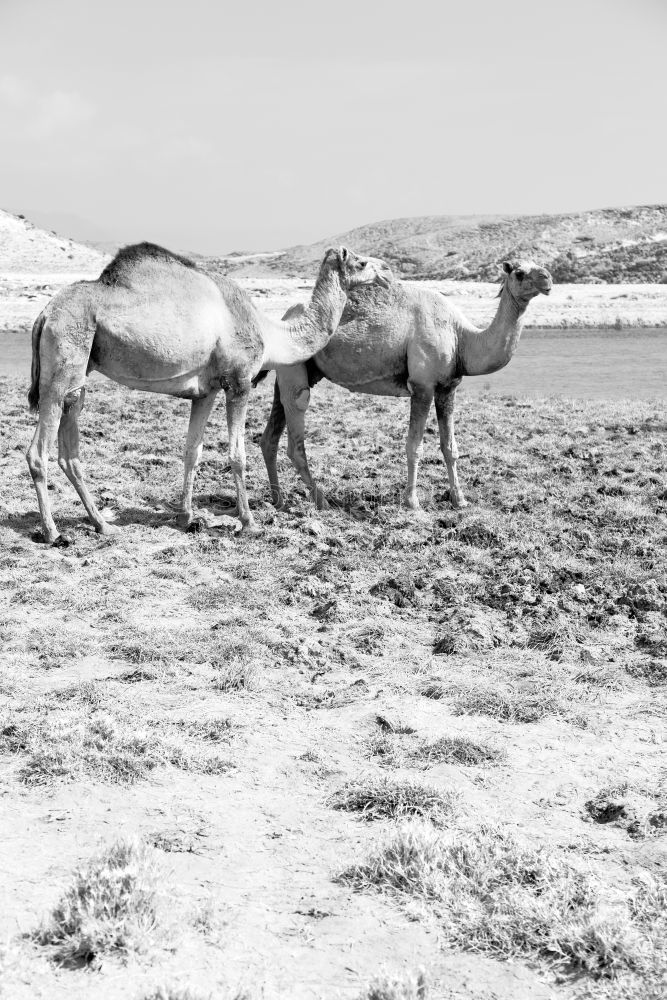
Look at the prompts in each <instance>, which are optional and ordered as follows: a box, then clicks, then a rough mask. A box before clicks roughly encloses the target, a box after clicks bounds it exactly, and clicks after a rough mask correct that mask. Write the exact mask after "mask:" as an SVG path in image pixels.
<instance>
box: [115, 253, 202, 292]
mask: <svg viewBox="0 0 667 1000" xmlns="http://www.w3.org/2000/svg"><path fill="white" fill-rule="evenodd" d="M152 262H156V263H158V264H166V265H168V266H169V265H180V266H181V267H189V268H191V269H192V270H195V271H196V270H197V265H196V264H195V262H194V261H192V260H190V259H189V258H188V257H182V256H181V255H180V254H178V253H172V252H171V250H166V249H165V248H164V247H160V246H158V245H157V244H156V243H133V244H131V245H130V246H127V247H121V249H120V250H119V251H118V253H117V254H116V256H115V257H114V259H113V260H112V261H110V262H109V263H108V264H107V266H106V267H105V268H104V270H103V271H102V273H101V274H100V276H99V278H98V279H97V280H98V281H99V282H100V283H101V284H102V285H124V284H127V283H128V282H129V281H130V279H131V277H132V275H133V274H134V272H135V271H136V270H137V268H139V267H140V266H141V265H142V264H146V263H152Z"/></svg>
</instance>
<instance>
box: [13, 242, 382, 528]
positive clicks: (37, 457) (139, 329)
mask: <svg viewBox="0 0 667 1000" xmlns="http://www.w3.org/2000/svg"><path fill="white" fill-rule="evenodd" d="M390 280H391V271H390V270H389V268H388V267H387V265H386V264H385V263H384V261H380V260H376V259H375V258H371V257H360V256H358V255H357V254H355V253H353V252H352V251H350V250H348V249H346V248H345V247H340V248H339V249H337V250H335V249H330V250H328V251H327V253H326V254H325V256H324V260H323V262H322V265H321V267H320V271H319V274H318V277H317V281H316V283H315V288H314V290H313V293H312V297H311V299H310V303H309V305H308V307H307V308H306V309H304V310H303V311H302V312H301V313H300V315H299V317H298V319H296V320H294V321H292V322H282V321H278V320H273V319H270V318H269V317H268V316H265V315H263V314H262V313H261V312H260V311H259V310H258V309H257V308H256V307H255V305H254V304H253V302H252V300H251V299H250V297H249V296H248V294H247V293H246V292H245V291H244V290H243V289H242V288H240V286H239V285H237V284H236V283H235V282H234V281H232V280H231V279H230V278H227V277H223V276H219V275H209V274H207V273H206V272H205V271H203V270H202V269H200V268H199V267H198V266H196V265H195V264H194V263H193V262H192V261H190V260H188V259H187V258H186V257H181V256H179V255H178V254H173V253H171V252H170V251H168V250H165V249H164V248H162V247H158V246H156V245H155V244H152V243H140V244H136V245H133V246H128V247H125V248H123V249H122V250H120V251H119V252H118V253H117V254H116V256H115V257H114V259H113V260H112V261H111V262H110V263H109V264H108V265H107V266H106V267H105V268H104V270H103V271H102V273H101V274H100V276H99V278H97V280H95V281H79V282H76V283H75V284H73V285H70V286H69V287H68V288H66V289H64V290H63V291H61V292H59V293H58V294H57V295H56V296H55V297H54V298H53V299H52V300H51V301H50V302H49V304H48V305H47V306H46V308H45V309H44V310H43V311H42V312H41V313H40V315H39V316H38V317H37V319H36V321H35V324H34V327H33V331H32V385H31V388H30V392H29V393H28V401H29V403H30V407H31V409H32V410H38V411H39V420H38V423H37V429H36V431H35V435H34V437H33V440H32V443H31V445H30V447H29V448H28V452H27V456H26V457H27V460H28V465H29V468H30V472H31V474H32V478H33V481H34V484H35V489H36V491H37V500H38V503H39V512H40V517H41V523H42V538H43V540H44V541H45V542H47V543H49V544H52V545H66V544H68V543H69V539H66V538H64V537H63V536H62V535H60V534H59V533H58V530H57V528H56V526H55V523H54V521H53V517H52V516H51V509H50V503H49V496H48V493H47V472H48V461H49V450H50V448H51V446H52V445H53V443H54V441H55V438H56V435H57V437H58V463H59V465H60V468H61V469H62V470H63V472H64V473H65V475H66V476H67V478H68V479H69V480H70V482H71V483H72V484H73V486H74V487H75V489H76V491H77V493H78V494H79V497H80V498H81V501H82V502H83V505H84V507H85V508H86V511H87V513H88V517H89V519H90V521H91V522H92V524H93V525H94V527H95V529H96V530H97V531H98V532H99V533H100V534H103V535H106V534H110V533H111V532H113V531H115V530H116V529H115V526H114V525H111V524H108V523H107V522H106V521H105V520H104V518H103V517H102V516H101V514H100V512H99V510H98V509H97V507H96V506H95V503H94V501H93V498H92V496H91V494H90V492H89V490H88V488H87V486H86V484H85V482H84V480H83V475H82V468H81V462H80V460H79V426H78V424H79V415H80V413H81V410H82V409H83V404H84V398H85V388H84V383H85V379H86V376H87V375H88V374H89V373H90V372H93V371H98V372H101V373H102V374H103V375H106V376H107V378H110V379H113V381H115V382H119V383H120V384H121V385H125V386H128V387H129V388H131V389H142V390H144V391H148V392H159V393H164V394H167V395H170V396H179V397H181V398H185V399H191V400H192V409H191V412H190V424H189V427H188V434H187V441H186V446H185V477H184V484H183V493H182V497H181V502H180V505H179V509H178V517H177V522H178V526H179V527H181V528H184V529H187V528H189V527H191V526H192V525H193V517H192V488H193V483H194V477H195V471H196V468H197V465H198V463H199V460H200V458H201V454H202V447H203V438H204V431H205V428H206V423H207V421H208V418H209V416H210V414H211V411H212V409H213V404H214V403H215V399H216V396H217V394H218V392H219V391H220V389H222V390H224V393H225V397H226V409H227V426H228V430H229V452H230V460H231V468H232V475H233V479H234V485H235V487H236V497H237V512H238V515H239V517H240V520H241V524H242V527H243V529H244V530H246V531H249V532H256V531H257V527H256V525H255V522H254V520H253V517H252V515H251V513H250V508H249V506H248V497H247V494H246V487H245V464H246V463H245V440H244V438H245V421H246V411H247V407H248V395H249V392H250V386H251V380H252V379H253V377H254V376H256V377H259V376H260V375H261V373H263V372H265V371H268V370H270V369H272V368H275V367H276V366H277V365H285V364H288V365H289V364H294V363H296V362H303V361H305V360H306V359H307V358H309V357H311V355H313V354H314V353H315V352H316V351H318V350H320V349H321V348H322V347H323V346H324V345H325V344H326V342H327V340H328V339H329V337H330V336H331V335H332V334H333V333H334V331H335V329H336V327H337V326H338V322H339V320H340V317H341V315H342V312H343V307H344V305H345V302H346V299H347V295H348V293H349V292H350V291H351V290H352V289H353V288H355V287H357V286H359V285H362V284H369V285H370V284H373V283H378V284H381V285H387V286H388V285H389V282H390Z"/></svg>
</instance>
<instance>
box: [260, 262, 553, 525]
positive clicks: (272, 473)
mask: <svg viewBox="0 0 667 1000" xmlns="http://www.w3.org/2000/svg"><path fill="white" fill-rule="evenodd" d="M552 284H553V283H552V279H551V275H550V274H549V272H548V271H547V270H545V269H544V268H543V267H538V266H537V265H536V264H534V263H533V262H528V261H521V262H516V263H513V264H510V263H509V262H507V261H506V262H505V263H504V264H503V284H502V287H501V290H500V293H499V298H500V302H499V304H498V310H497V312H496V315H495V317H494V319H493V321H492V322H491V324H490V325H489V326H488V327H487V328H486V329H485V330H479V329H477V327H475V326H473V325H472V324H471V323H469V322H468V320H466V318H465V317H464V316H463V315H462V313H461V312H460V311H459V310H458V309H456V308H455V307H454V306H453V305H452V304H451V303H450V302H448V300H447V299H446V298H445V297H444V296H443V295H442V294H441V293H440V292H436V291H433V290H432V289H429V288H424V287H423V286H421V285H419V284H415V283H409V282H402V281H394V282H392V284H391V285H390V286H389V287H388V288H386V289H380V288H363V289H362V288H360V289H357V290H355V291H354V292H353V293H352V294H351V295H350V297H349V299H348V301H347V304H346V306H345V309H344V311H343V315H342V317H341V321H340V325H339V327H338V330H337V331H336V333H335V335H334V336H333V337H332V338H331V339H330V340H329V341H328V343H327V345H326V347H324V348H323V350H321V351H319V352H318V353H317V354H316V355H314V357H313V358H311V360H310V361H308V362H307V364H297V365H292V366H290V367H282V366H280V367H278V368H277V369H276V383H275V388H274V396H273V407H272V409H271V415H270V416H269V420H268V423H267V425H266V428H265V430H264V433H263V435H262V441H261V446H262V453H263V455H264V461H265V462H266V468H267V472H268V474H269V482H270V485H271V492H272V494H273V501H274V503H275V504H276V505H277V506H281V505H282V503H283V499H282V494H281V491H280V484H279V482H278V466H277V462H276V457H277V454H278V444H279V441H280V437H281V435H282V432H283V430H284V429H285V423H287V429H288V449H287V451H288V455H289V457H290V459H291V461H292V464H293V465H294V468H295V469H296V471H297V472H298V473H299V475H300V476H301V478H302V480H303V482H304V483H305V484H306V486H307V488H308V489H309V490H310V493H311V496H312V497H313V499H314V500H315V502H316V504H317V506H318V507H326V506H328V503H327V500H326V497H325V496H324V494H323V492H322V490H321V489H320V487H319V486H318V485H317V484H316V483H315V482H314V481H313V478H312V476H311V474H310V470H309V468H308V460H307V457H306V450H305V445H304V434H305V415H306V410H307V408H308V403H309V401H310V387H311V386H313V385H315V384H316V383H317V382H319V380H320V379H322V378H326V379H329V381H330V382H335V383H336V385H342V386H344V387H345V388H346V389H349V390H350V391H351V392H364V393H370V394H371V395H377V396H410V397H411V398H410V426H409V430H408V437H407V445H406V451H407V459H408V481H407V487H406V489H405V493H404V502H405V505H406V506H407V507H409V508H411V509H413V510H414V509H417V508H418V507H419V498H418V497H417V490H416V486H417V468H418V464H419V459H420V457H421V454H422V438H423V436H424V429H425V426H426V420H427V417H428V413H429V410H430V408H431V402H432V401H433V399H434V398H435V409H436V413H437V417H438V425H439V429H440V447H441V449H442V454H443V457H444V460H445V464H446V466H447V474H448V477H449V495H450V500H451V502H452V505H453V506H454V507H465V506H466V500H465V498H464V496H463V492H462V490H461V487H460V485H459V479H458V473H457V469H456V462H457V459H458V449H457V446H456V439H455V437H454V399H455V394H456V387H457V386H458V385H459V383H460V382H461V379H462V377H463V376H464V375H488V374H490V373H491V372H496V371H498V370H499V369H500V368H503V367H504V366H505V365H506V364H507V363H508V361H509V360H510V358H511V357H512V355H513V353H514V351H515V349H516V346H517V344H518V342H519V337H520V336H521V329H522V326H523V317H524V313H525V311H526V307H527V305H528V303H529V302H530V300H531V299H532V298H534V297H535V296H536V295H538V294H540V293H543V294H545V295H548V294H549V292H550V291H551V287H552ZM302 311H303V306H300V305H299V306H293V307H292V308H291V309H289V310H288V311H287V312H286V313H285V316H284V317H283V318H284V319H287V318H290V319H293V318H294V317H295V316H299V315H301V313H302Z"/></svg>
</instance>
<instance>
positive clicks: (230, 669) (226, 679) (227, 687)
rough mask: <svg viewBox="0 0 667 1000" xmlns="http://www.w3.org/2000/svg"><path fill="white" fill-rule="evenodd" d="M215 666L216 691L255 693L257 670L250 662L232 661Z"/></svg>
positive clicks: (242, 660)
mask: <svg viewBox="0 0 667 1000" xmlns="http://www.w3.org/2000/svg"><path fill="white" fill-rule="evenodd" d="M213 666H214V670H215V676H214V678H213V687H214V689H215V690H216V691H253V690H254V689H255V688H256V687H257V682H258V673H257V668H256V666H255V664H254V663H250V662H248V660H244V659H240V658H239V659H231V660H228V661H223V662H219V663H215V664H214V665H213Z"/></svg>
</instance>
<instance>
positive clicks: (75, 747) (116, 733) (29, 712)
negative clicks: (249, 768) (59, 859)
mask: <svg viewBox="0 0 667 1000" xmlns="http://www.w3.org/2000/svg"><path fill="white" fill-rule="evenodd" d="M95 690H96V689H94V688H93V691H95ZM67 691H68V692H69V693H68V696H67V698H66V699H65V704H64V706H63V705H62V700H63V699H62V694H63V692H61V696H60V697H55V698H54V701H53V702H45V703H42V702H39V701H38V702H35V703H33V704H32V705H28V706H26V705H21V704H19V705H17V706H14V707H13V708H9V709H6V710H5V712H4V713H3V715H2V716H1V717H0V751H4V752H7V753H12V754H16V755H18V756H21V757H22V758H24V760H23V763H22V765H21V767H20V769H19V771H18V777H19V780H20V781H22V782H23V783H24V784H26V785H48V784H52V783H53V782H55V781H73V780H77V779H80V778H82V777H87V778H93V779H94V780H98V781H108V782H113V783H121V784H132V783H134V782H136V781H141V780H143V779H145V778H147V777H148V776H149V775H150V774H151V772H153V771H154V770H155V769H156V768H159V767H165V766H169V765H170V766H172V767H177V768H179V769H180V770H184V771H195V772H200V773H203V774H221V773H224V772H225V771H227V770H229V768H230V767H231V766H232V765H231V763H230V762H229V761H228V760H225V759H223V758H220V757H217V756H215V755H213V756H211V755H209V754H207V753H204V752H203V751H202V747H201V745H198V743H195V742H194V741H192V740H190V739H188V738H187V737H186V738H185V739H184V738H183V736H182V735H181V734H180V733H179V732H178V730H176V731H175V732H173V735H172V734H170V733H169V731H168V727H163V728H162V730H160V729H159V728H158V727H156V726H155V725H150V724H149V725H146V722H145V718H144V717H143V716H142V715H141V713H136V712H134V711H130V712H127V713H122V714H121V710H120V706H119V708H118V711H117V712H116V713H112V712H107V711H98V710H96V709H95V708H93V710H92V711H90V706H89V704H88V697H87V695H85V696H84V697H78V696H75V697H71V696H70V695H71V694H72V692H77V691H78V688H72V689H67ZM95 701H96V698H95V697H93V702H95ZM165 729H167V732H166V733H165ZM209 738H210V739H214V738H215V735H214V736H210V737H209Z"/></svg>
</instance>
